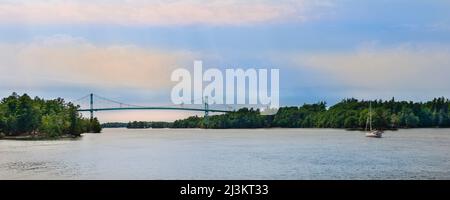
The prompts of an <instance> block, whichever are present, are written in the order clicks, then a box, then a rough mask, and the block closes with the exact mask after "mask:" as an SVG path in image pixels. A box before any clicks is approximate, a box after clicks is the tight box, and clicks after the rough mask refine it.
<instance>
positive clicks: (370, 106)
mask: <svg viewBox="0 0 450 200" xmlns="http://www.w3.org/2000/svg"><path fill="white" fill-rule="evenodd" d="M369 124H370V131H372V101H370V102H369Z"/></svg>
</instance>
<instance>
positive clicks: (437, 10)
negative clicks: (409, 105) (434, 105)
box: [0, 0, 450, 122]
mask: <svg viewBox="0 0 450 200" xmlns="http://www.w3.org/2000/svg"><path fill="white" fill-rule="evenodd" d="M448 10H450V1H448V0H427V1H424V0H276V1H275V0H274V1H271V0H246V1H238V0H170V1H159V0H149V1H143V0H108V1H106V0H91V1H87V0H86V1H85V0H59V1H56V0H50V1H44V0H0V70H1V73H0V96H2V97H4V96H7V95H9V94H11V93H12V92H18V93H28V94H29V95H31V96H40V97H44V98H46V99H52V98H57V97H63V98H65V99H66V100H67V101H73V100H76V99H78V98H79V97H83V96H85V95H86V94H89V93H91V92H92V93H95V94H98V95H101V96H103V97H108V98H111V99H114V100H117V101H121V102H126V103H130V104H137V105H168V104H170V103H171V100H170V92H171V89H172V87H173V86H174V85H175V84H176V83H175V82H172V81H170V75H171V73H172V71H173V70H174V69H177V68H188V69H189V68H191V67H192V66H193V62H194V60H202V61H203V65H204V68H205V69H208V68H219V69H226V68H243V69H248V68H277V69H280V92H279V93H280V103H281V105H282V106H290V105H302V104H304V103H315V102H318V101H326V102H327V103H328V105H333V104H335V103H337V102H339V101H340V100H342V99H344V98H349V97H354V98H359V99H390V98H392V97H395V98H396V99H399V100H413V101H426V100H429V99H432V98H434V97H441V96H444V97H450V78H448V77H449V74H450V13H449V12H448ZM195 114H199V115H201V113H190V112H179V111H120V112H108V113H106V112H105V113H96V116H98V117H99V119H100V120H101V121H102V122H106V121H123V122H127V121H130V120H162V121H172V120H175V119H179V118H184V117H187V116H189V115H195Z"/></svg>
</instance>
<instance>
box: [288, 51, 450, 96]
mask: <svg viewBox="0 0 450 200" xmlns="http://www.w3.org/2000/svg"><path fill="white" fill-rule="evenodd" d="M291 58H292V60H293V61H294V63H295V65H296V66H297V67H298V68H307V69H310V70H313V71H315V72H319V73H320V74H321V76H324V77H329V78H328V79H329V80H334V81H335V83H336V82H337V83H338V84H339V85H341V86H342V87H345V88H348V90H349V91H351V90H352V89H359V93H360V94H362V93H365V94H370V93H372V96H374V95H377V93H378V94H391V95H392V94H400V93H402V94H410V95H412V96H421V95H422V97H425V96H426V94H431V95H450V93H449V92H448V91H450V79H449V78H448V74H450V48H449V47H447V46H442V45H411V44H404V45H398V46H393V47H377V46H376V45H369V46H365V47H362V48H359V49H357V50H353V51H347V52H328V53H315V54H302V55H294V56H292V57H291ZM364 91H366V92H364ZM361 92H362V93H361ZM355 94H356V93H355ZM355 94H354V95H355ZM356 95H358V94H356Z"/></svg>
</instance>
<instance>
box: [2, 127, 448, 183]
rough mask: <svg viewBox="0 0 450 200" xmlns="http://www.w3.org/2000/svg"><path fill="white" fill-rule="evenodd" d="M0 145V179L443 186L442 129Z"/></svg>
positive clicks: (136, 134) (178, 133)
mask: <svg viewBox="0 0 450 200" xmlns="http://www.w3.org/2000/svg"><path fill="white" fill-rule="evenodd" d="M103 132H104V133H102V134H86V135H84V137H82V138H81V139H77V140H59V141H5V140H0V179H450V129H414V130H400V131H397V132H387V133H386V134H385V137H384V138H382V139H374V138H366V137H364V134H363V133H361V132H347V131H344V130H332V129H325V130H314V129H272V130H126V129H105V130H104V131H103Z"/></svg>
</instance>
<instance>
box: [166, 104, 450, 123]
mask: <svg viewBox="0 0 450 200" xmlns="http://www.w3.org/2000/svg"><path fill="white" fill-rule="evenodd" d="M370 103H371V104H372V107H373V110H372V120H373V121H372V122H373V127H374V128H377V129H390V128H416V127H450V113H449V109H450V101H449V100H448V99H445V98H443V97H441V98H436V99H433V100H432V101H429V102H426V103H413V102H407V101H400V102H397V101H395V100H394V99H391V100H389V101H381V100H379V101H371V102H369V101H359V100H357V99H353V98H352V99H344V100H342V101H341V102H339V103H337V104H336V105H333V106H332V107H330V108H328V109H327V108H326V104H325V103H324V102H319V103H316V104H305V105H303V106H301V107H283V108H280V109H279V111H278V113H277V114H276V115H274V116H262V115H260V114H259V111H258V110H253V109H247V108H244V109H240V110H238V111H236V112H231V113H227V114H224V115H215V116H210V117H209V118H208V119H207V120H206V119H204V118H201V117H190V118H187V119H184V120H177V121H175V122H174V124H173V128H205V127H207V128H221V129H222V128H266V127H282V128H350V129H363V128H365V126H366V122H367V118H368V116H369V104H370Z"/></svg>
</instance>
